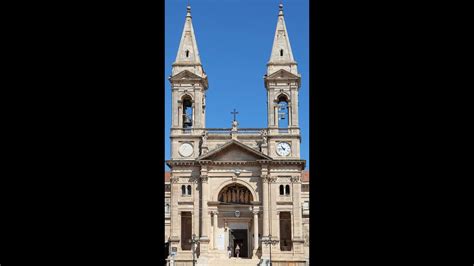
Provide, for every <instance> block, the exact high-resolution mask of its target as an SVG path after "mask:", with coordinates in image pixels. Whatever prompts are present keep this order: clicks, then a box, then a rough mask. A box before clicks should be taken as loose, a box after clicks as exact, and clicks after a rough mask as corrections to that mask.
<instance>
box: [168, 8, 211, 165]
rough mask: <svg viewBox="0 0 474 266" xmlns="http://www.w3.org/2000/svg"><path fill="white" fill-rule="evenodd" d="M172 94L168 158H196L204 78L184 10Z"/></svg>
mask: <svg viewBox="0 0 474 266" xmlns="http://www.w3.org/2000/svg"><path fill="white" fill-rule="evenodd" d="M169 81H170V83H171V90H172V96H171V97H172V104H171V105H172V107H171V108H172V118H171V121H172V122H171V123H172V125H171V136H170V138H171V158H172V159H194V158H196V157H198V156H199V141H200V138H201V135H202V133H203V130H204V128H205V127H206V113H205V107H206V90H207V88H208V81H207V75H206V73H205V72H204V70H203V68H202V64H201V58H200V56H199V50H198V47H197V43H196V37H195V34H194V28H193V24H192V18H191V7H190V6H187V12H186V20H185V23H184V29H183V33H182V35H181V41H180V43H179V48H178V54H177V55H176V60H175V62H174V63H173V65H172V74H171V76H170V77H169Z"/></svg>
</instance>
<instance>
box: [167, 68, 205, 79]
mask: <svg viewBox="0 0 474 266" xmlns="http://www.w3.org/2000/svg"><path fill="white" fill-rule="evenodd" d="M181 79H201V77H200V76H198V75H196V74H194V73H192V72H191V71H189V70H183V71H181V72H179V73H178V74H176V75H174V76H172V77H171V80H173V81H177V80H181Z"/></svg>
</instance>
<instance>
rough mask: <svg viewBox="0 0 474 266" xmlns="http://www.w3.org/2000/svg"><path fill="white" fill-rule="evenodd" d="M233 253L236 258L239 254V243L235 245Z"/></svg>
mask: <svg viewBox="0 0 474 266" xmlns="http://www.w3.org/2000/svg"><path fill="white" fill-rule="evenodd" d="M235 255H236V257H237V258H238V257H239V255H240V247H239V244H237V246H236V247H235Z"/></svg>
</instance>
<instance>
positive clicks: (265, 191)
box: [261, 174, 270, 265]
mask: <svg viewBox="0 0 474 266" xmlns="http://www.w3.org/2000/svg"><path fill="white" fill-rule="evenodd" d="M268 182H269V176H268V175H267V174H264V175H263V174H262V183H263V184H262V189H263V202H262V206H263V221H262V225H263V234H262V240H263V239H266V237H267V236H268V234H269V231H270V230H269V226H270V219H269V218H270V217H269V213H270V210H269V207H270V203H269V202H268V201H269V196H268ZM269 254H270V249H269V247H268V246H267V245H265V244H263V243H262V257H261V258H262V259H263V265H265V264H266V263H267V260H268V258H269Z"/></svg>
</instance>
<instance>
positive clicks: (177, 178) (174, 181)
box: [170, 176, 179, 184]
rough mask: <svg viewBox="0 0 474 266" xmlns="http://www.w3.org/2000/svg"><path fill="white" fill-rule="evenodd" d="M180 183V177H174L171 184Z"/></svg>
mask: <svg viewBox="0 0 474 266" xmlns="http://www.w3.org/2000/svg"><path fill="white" fill-rule="evenodd" d="M178 181H179V177H178V176H172V177H170V182H171V183H173V184H176V183H178Z"/></svg>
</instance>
